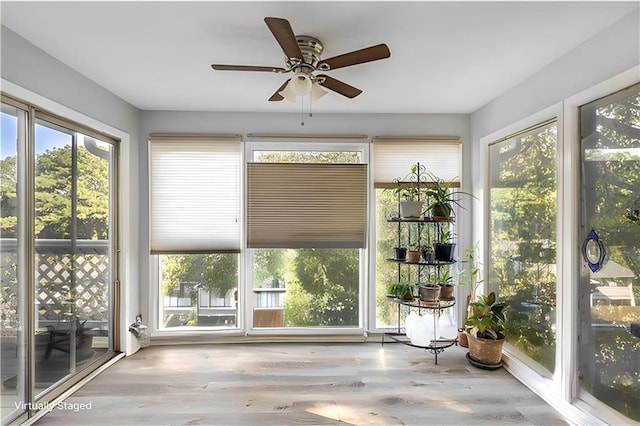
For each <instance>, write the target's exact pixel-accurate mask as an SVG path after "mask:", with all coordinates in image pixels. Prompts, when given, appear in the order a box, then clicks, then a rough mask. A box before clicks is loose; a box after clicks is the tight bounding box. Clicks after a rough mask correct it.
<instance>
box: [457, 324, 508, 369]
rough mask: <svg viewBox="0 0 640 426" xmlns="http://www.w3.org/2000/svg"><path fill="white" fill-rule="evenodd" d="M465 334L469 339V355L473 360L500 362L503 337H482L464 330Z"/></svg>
mask: <svg viewBox="0 0 640 426" xmlns="http://www.w3.org/2000/svg"><path fill="white" fill-rule="evenodd" d="M465 334H466V335H467V339H468V340H469V356H470V357H471V358H473V360H474V361H477V362H479V363H482V364H486V365H497V364H500V360H501V359H502V346H503V345H504V339H498V340H493V339H482V338H478V337H476V336H474V335H472V334H469V333H468V332H466V331H465Z"/></svg>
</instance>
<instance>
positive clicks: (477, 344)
mask: <svg viewBox="0 0 640 426" xmlns="http://www.w3.org/2000/svg"><path fill="white" fill-rule="evenodd" d="M469 306H470V307H471V315H469V318H467V321H466V322H465V326H466V327H467V338H468V339H469V357H470V358H471V361H474V362H476V363H478V364H480V365H481V366H483V367H487V368H490V367H492V366H499V365H501V364H500V363H501V360H502V347H503V345H504V337H505V336H504V329H505V328H504V322H505V316H504V307H505V305H504V303H502V302H498V300H497V297H496V293H495V292H493V291H492V292H491V293H489V294H488V295H483V296H481V297H480V298H479V299H478V300H477V301H476V302H472V303H470V304H469Z"/></svg>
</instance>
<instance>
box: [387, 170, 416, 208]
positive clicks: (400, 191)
mask: <svg viewBox="0 0 640 426" xmlns="http://www.w3.org/2000/svg"><path fill="white" fill-rule="evenodd" d="M419 177H420V168H419V167H418V165H417V164H414V165H413V166H411V170H410V171H409V173H407V174H406V175H405V176H404V177H402V178H398V179H394V181H393V183H392V184H391V186H389V187H387V188H386V190H390V191H393V195H395V196H396V197H399V198H400V200H401V201H418V200H420V194H421V190H420V185H419V184H418V181H419Z"/></svg>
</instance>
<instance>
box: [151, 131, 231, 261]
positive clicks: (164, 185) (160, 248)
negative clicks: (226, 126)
mask: <svg viewBox="0 0 640 426" xmlns="http://www.w3.org/2000/svg"><path fill="white" fill-rule="evenodd" d="M149 157H150V165H149V170H150V177H149V180H150V182H149V185H150V194H151V212H150V215H151V217H150V222H151V231H150V232H151V253H152V254H186V253H238V252H240V196H241V190H240V189H241V182H240V164H241V144H240V138H239V137H237V136H205V135H200V136H194V135H151V140H150V144H149Z"/></svg>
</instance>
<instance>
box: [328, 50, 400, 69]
mask: <svg viewBox="0 0 640 426" xmlns="http://www.w3.org/2000/svg"><path fill="white" fill-rule="evenodd" d="M389 56H391V52H390V51H389V48H388V47H387V45H386V44H378V45H376V46H371V47H367V48H365V49H360V50H355V51H353V52H349V53H345V54H344V55H339V56H334V57H333V58H329V59H325V60H323V61H322V62H321V64H320V69H322V70H324V68H323V65H324V64H326V65H328V66H329V69H330V70H335V69H338V68H344V67H349V66H351V65H357V64H364V63H365V62H371V61H377V60H380V59H385V58H388V57H389Z"/></svg>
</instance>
